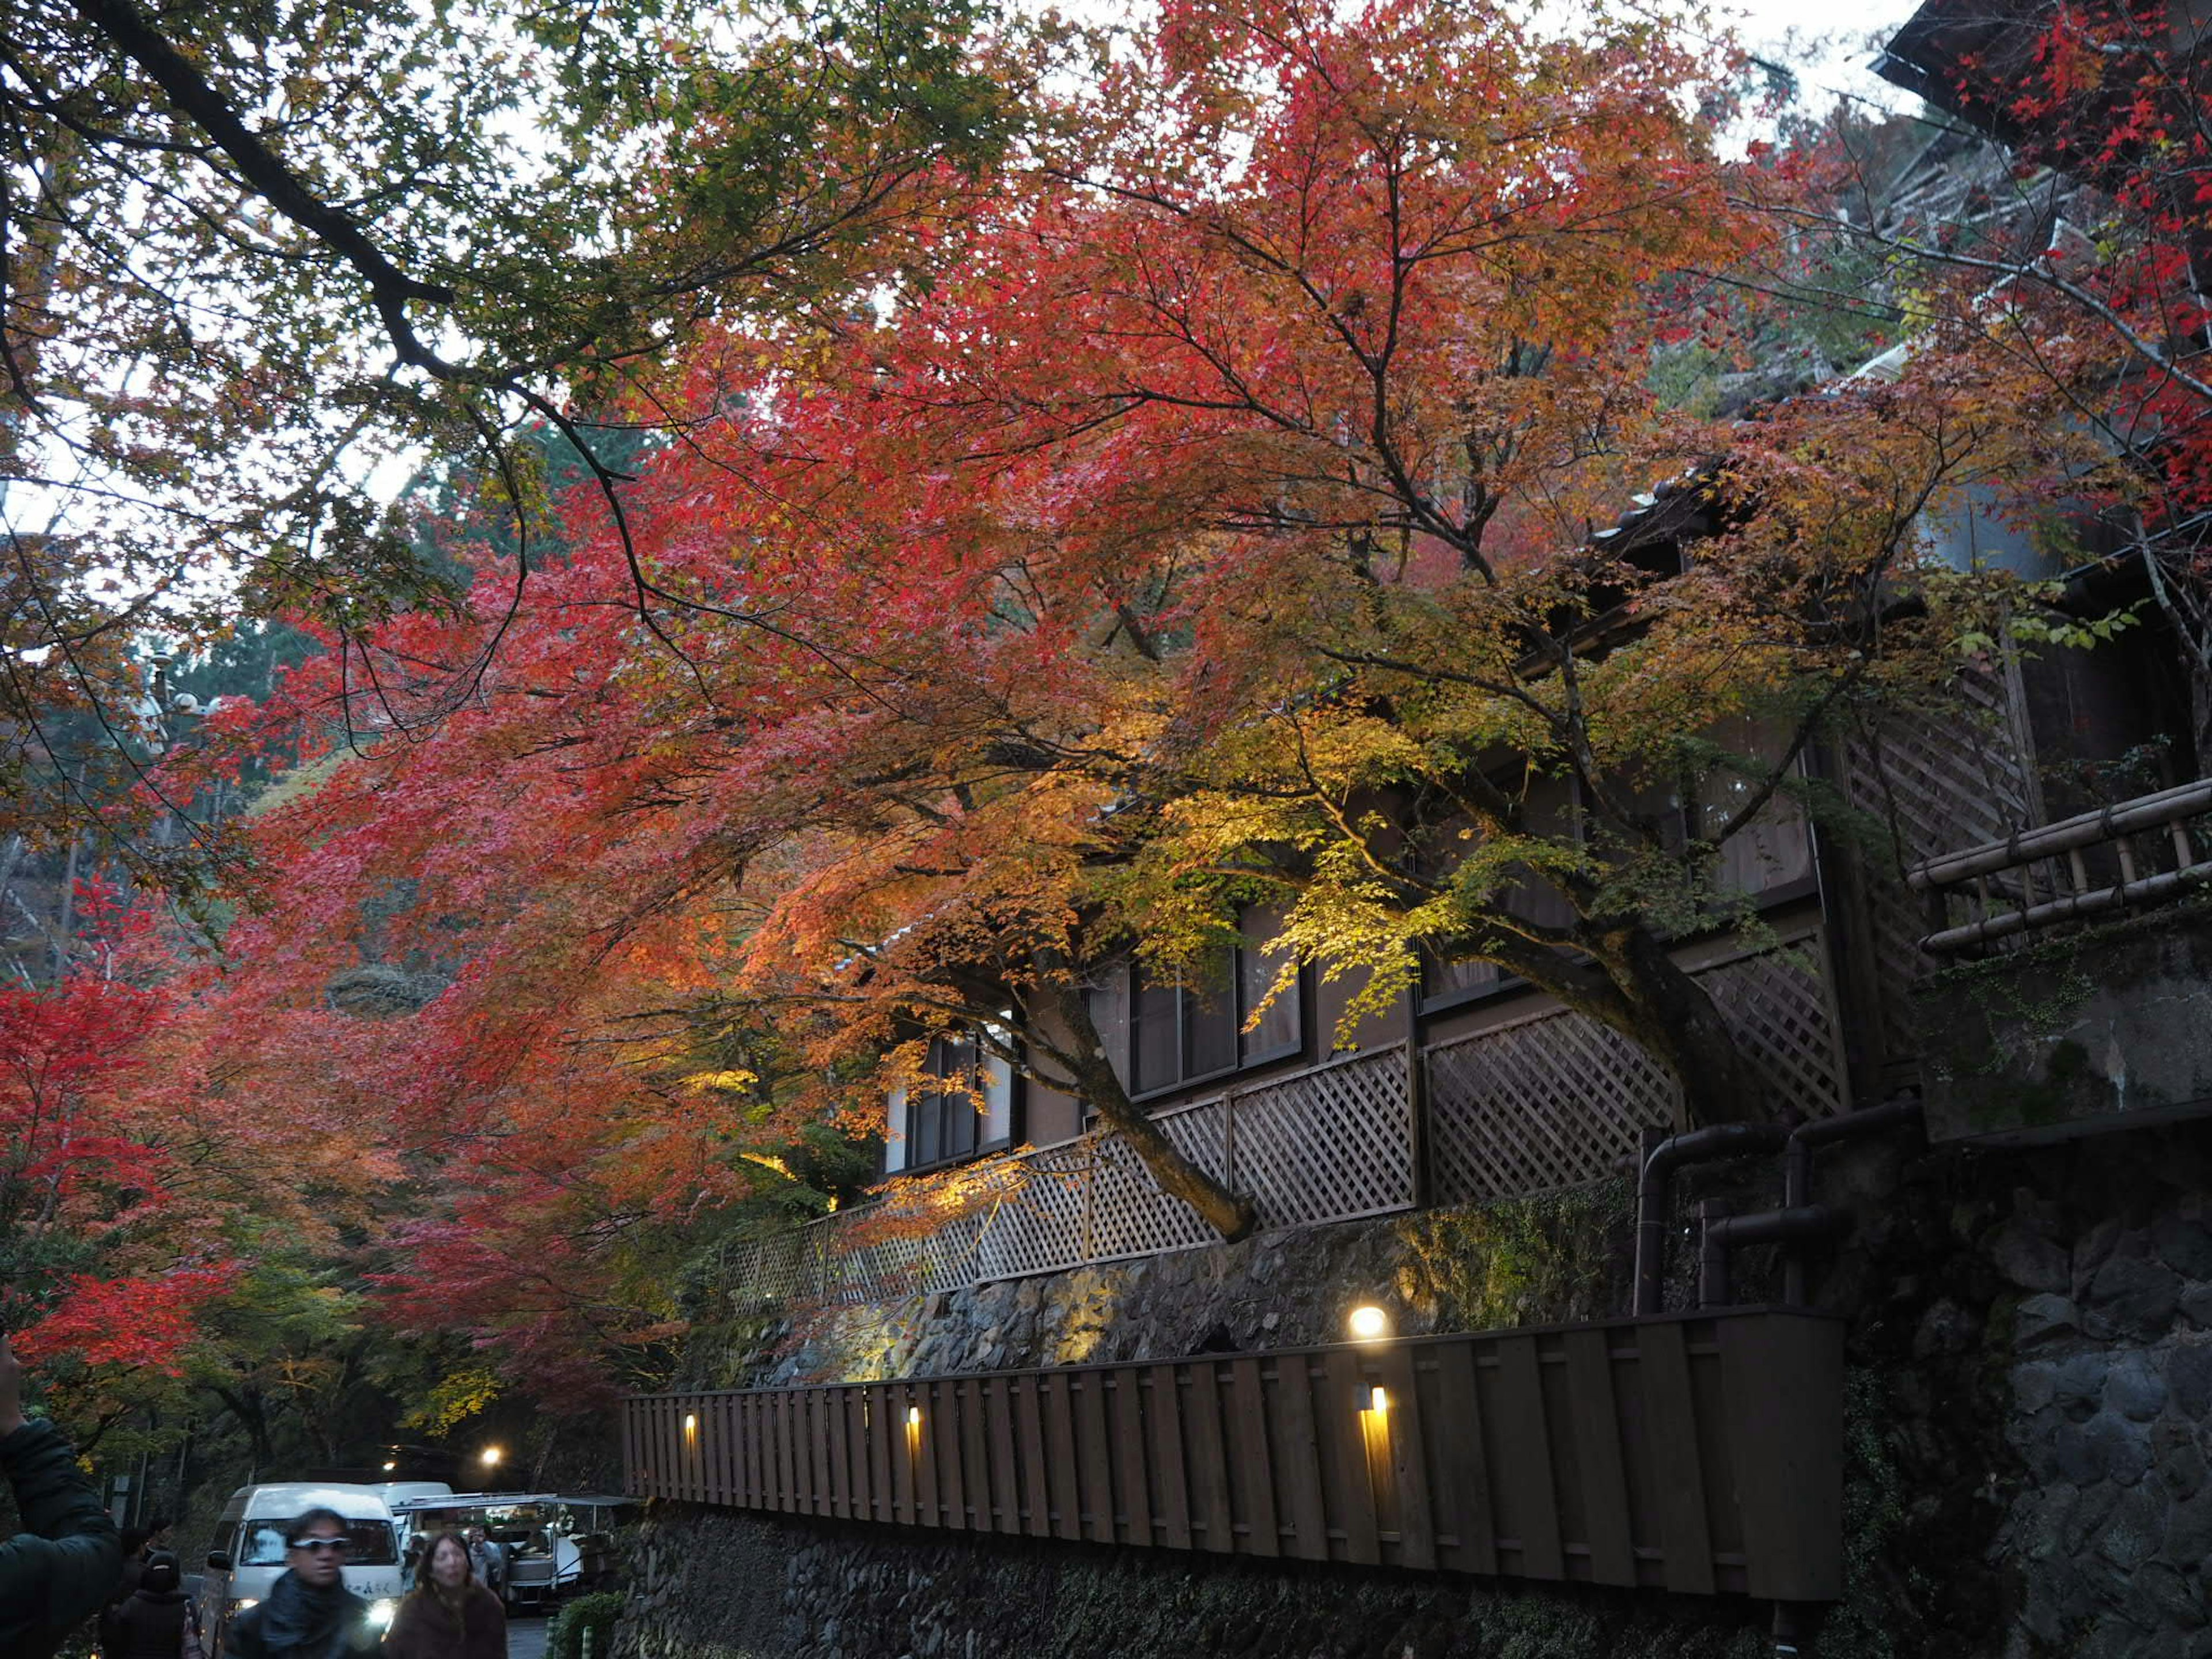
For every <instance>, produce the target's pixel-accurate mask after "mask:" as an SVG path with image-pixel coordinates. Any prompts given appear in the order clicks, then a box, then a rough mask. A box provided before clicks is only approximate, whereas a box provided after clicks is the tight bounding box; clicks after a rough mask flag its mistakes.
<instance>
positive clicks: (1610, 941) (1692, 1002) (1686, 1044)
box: [1603, 927, 1774, 1128]
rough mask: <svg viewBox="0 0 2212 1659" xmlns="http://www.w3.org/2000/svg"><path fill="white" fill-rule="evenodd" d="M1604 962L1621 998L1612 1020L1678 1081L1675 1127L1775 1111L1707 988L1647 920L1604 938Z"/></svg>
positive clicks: (1759, 1117)
mask: <svg viewBox="0 0 2212 1659" xmlns="http://www.w3.org/2000/svg"><path fill="white" fill-rule="evenodd" d="M1603 962H1604V966H1605V969H1606V973H1607V977H1608V978H1610V979H1611V980H1612V981H1613V985H1614V987H1616V988H1617V989H1618V990H1619V991H1620V996H1621V999H1622V1001H1623V1002H1624V1003H1625V1004H1626V1008H1625V1010H1624V1013H1625V1018H1622V1019H1620V1020H1616V1021H1613V1022H1611V1023H1612V1024H1613V1025H1614V1027H1615V1029H1616V1030H1620V1032H1621V1034H1622V1035H1623V1036H1626V1037H1628V1038H1630V1039H1631V1040H1632V1042H1636V1043H1637V1044H1638V1045H1639V1046H1640V1047H1641V1048H1643V1049H1644V1052H1645V1053H1646V1054H1650V1055H1651V1057H1652V1058H1653V1059H1655V1060H1658V1061H1659V1063H1660V1064H1661V1065H1662V1066H1665V1067H1666V1068H1667V1069H1668V1071H1670V1072H1672V1073H1674V1077H1675V1079H1676V1080H1677V1081H1678V1082H1680V1084H1681V1085H1682V1104H1683V1110H1684V1114H1685V1115H1686V1119H1687V1121H1686V1123H1684V1124H1683V1125H1682V1126H1681V1127H1685V1128H1694V1127H1698V1126H1699V1125H1701V1124H1706V1123H1756V1122H1761V1121H1765V1120H1766V1119H1769V1118H1771V1117H1772V1116H1773V1115H1774V1103H1773V1101H1772V1099H1771V1091H1770V1090H1769V1089H1768V1086H1767V1083H1766V1079H1765V1076H1764V1075H1762V1074H1761V1073H1760V1072H1759V1068H1758V1066H1754V1065H1753V1063H1752V1061H1751V1057H1750V1056H1749V1055H1747V1054H1745V1053H1744V1051H1743V1047H1742V1045H1741V1043H1739V1042H1737V1041H1736V1036H1735V1031H1734V1030H1732V1029H1731V1028H1730V1027H1729V1023H1728V1021H1727V1020H1726V1019H1725V1018H1723V1016H1722V1014H1721V1011H1720V1009H1719V1008H1718V1007H1717V1006H1715V1005H1714V1002H1713V1000H1712V997H1711V994H1709V993H1708V992H1707V991H1706V989H1705V987H1704V986H1702V985H1700V984H1699V983H1698V981H1696V980H1695V979H1694V978H1692V976H1691V975H1689V974H1688V973H1686V972H1685V971H1684V970H1683V968H1682V966H1681V964H1680V963H1678V962H1676V961H1675V960H1674V957H1673V956H1672V955H1670V954H1669V953H1668V950H1667V947H1666V945H1665V944H1664V943H1663V942H1662V941H1661V940H1660V939H1658V938H1657V937H1656V936H1655V935H1654V934H1653V933H1651V932H1650V930H1649V929H1647V928H1644V927H1630V928H1626V929H1624V930H1622V931H1621V932H1620V933H1615V934H1613V935H1611V936H1609V937H1607V939H1606V941H1605V951H1604V956H1603Z"/></svg>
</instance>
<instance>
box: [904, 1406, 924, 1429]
mask: <svg viewBox="0 0 2212 1659" xmlns="http://www.w3.org/2000/svg"><path fill="white" fill-rule="evenodd" d="M906 1425H907V1427H908V1428H909V1429H918V1428H920V1427H921V1407H919V1406H908V1407H907V1408H906Z"/></svg>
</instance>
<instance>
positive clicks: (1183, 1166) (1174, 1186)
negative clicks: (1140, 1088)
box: [1051, 975, 1259, 1244]
mask: <svg viewBox="0 0 2212 1659" xmlns="http://www.w3.org/2000/svg"><path fill="white" fill-rule="evenodd" d="M1055 978H1056V979H1057V981H1058V982H1057V983H1056V984H1055V986H1054V989H1053V991H1052V993H1051V994H1052V997H1053V1004H1054V1011H1055V1012H1057V1013H1058V1014H1059V1016H1060V1024H1061V1028H1062V1029H1063V1030H1065V1031H1066V1033H1067V1036H1068V1052H1065V1053H1062V1052H1060V1051H1059V1050H1057V1049H1055V1051H1054V1058H1055V1059H1057V1060H1060V1062H1061V1063H1062V1064H1063V1065H1064V1066H1066V1067H1067V1069H1068V1070H1069V1071H1070V1072H1071V1073H1073V1077H1072V1079H1071V1081H1073V1083H1074V1085H1075V1087H1076V1091H1077V1092H1078V1093H1079V1095H1080V1096H1081V1097H1082V1098H1083V1099H1084V1101H1085V1103H1088V1104H1089V1105H1091V1106H1092V1107H1095V1108H1096V1109H1097V1112H1098V1115H1099V1116H1100V1117H1101V1118H1103V1119H1104V1120H1105V1121H1106V1124H1107V1127H1109V1128H1111V1129H1113V1130H1115V1132H1116V1133H1119V1134H1120V1135H1121V1137H1122V1138H1123V1139H1126V1140H1127V1141H1128V1143H1129V1146H1130V1149H1131V1150H1132V1151H1133V1152H1135V1153H1136V1154H1137V1156H1138V1158H1139V1159H1141V1160H1142V1161H1143V1163H1144V1165H1145V1167H1146V1169H1147V1170H1151V1171H1152V1179H1153V1180H1154V1181H1156V1182H1158V1183H1159V1188H1160V1190H1161V1191H1162V1192H1164V1193H1165V1194H1167V1195H1168V1196H1169V1197H1170V1198H1179V1199H1181V1200H1182V1201H1183V1202H1184V1203H1186V1204H1188V1205H1189V1206H1190V1207H1191V1208H1192V1209H1194V1210H1195V1211H1196V1212H1198V1217H1199V1219H1200V1220H1201V1221H1203V1222H1205V1223H1206V1225H1207V1226H1209V1227H1211V1228H1212V1229H1213V1231H1216V1232H1217V1233H1219V1234H1220V1235H1221V1237H1223V1238H1224V1239H1225V1240H1227V1241H1228V1242H1229V1243H1232V1244H1233V1243H1236V1242H1237V1240H1238V1239H1240V1238H1243V1237H1245V1236H1246V1235H1247V1234H1249V1232H1250V1231H1252V1229H1253V1228H1254V1227H1255V1225H1258V1222H1259V1212H1258V1210H1257V1209H1256V1208H1255V1206H1254V1205H1253V1203H1252V1200H1250V1199H1249V1197H1247V1196H1246V1195H1244V1194H1242V1193H1232V1192H1231V1191H1230V1190H1229V1188H1226V1187H1225V1186H1223V1185H1222V1184H1221V1182H1218V1181H1216V1180H1215V1179H1214V1178H1213V1177H1212V1176H1210V1175H1208V1174H1207V1173H1206V1171H1205V1170H1201V1169H1200V1168H1199V1167H1198V1165H1197V1164H1194V1163H1192V1162H1191V1161H1190V1160H1189V1159H1188V1158H1185V1157H1184V1156H1183V1155H1182V1152H1180V1151H1178V1150H1177V1149H1176V1145H1175V1143H1174V1142H1173V1141H1171V1140H1170V1139H1168V1138H1167V1137H1166V1136H1165V1135H1164V1134H1162V1133H1160V1127H1159V1125H1158V1124H1157V1123H1155V1122H1153V1121H1152V1119H1151V1118H1150V1117H1148V1116H1146V1114H1145V1112H1144V1110H1143V1109H1142V1108H1140V1107H1139V1106H1138V1105H1137V1104H1136V1103H1135V1102H1133V1101H1132V1100H1131V1099H1130V1098H1129V1091H1127V1089H1124V1088H1123V1087H1122V1086H1121V1079H1120V1078H1118V1077H1116V1076H1115V1073H1114V1067H1113V1066H1112V1065H1111V1064H1109V1062H1108V1060H1107V1058H1106V1046H1105V1044H1104V1043H1103V1042H1101V1041H1100V1039H1099V1036H1098V1028H1097V1026H1096V1025H1095V1024H1092V1023H1091V1009H1090V1006H1089V1005H1088V1004H1086V1003H1085V1000H1084V996H1083V987H1081V986H1080V985H1078V984H1075V983H1074V982H1073V980H1072V979H1070V978H1064V977H1060V976H1058V975H1055Z"/></svg>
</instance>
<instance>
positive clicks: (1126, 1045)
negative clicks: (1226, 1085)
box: [1109, 942, 1313, 1105]
mask: <svg viewBox="0 0 2212 1659" xmlns="http://www.w3.org/2000/svg"><path fill="white" fill-rule="evenodd" d="M1258 954H1259V953H1258V952H1257V951H1255V950H1253V949H1252V948H1251V947H1250V946H1249V945H1246V944H1244V943H1242V942H1240V943H1239V944H1237V945H1236V946H1235V947H1234V948H1232V949H1231V951H1229V954H1228V970H1229V971H1228V992H1229V998H1230V1003H1231V1026H1232V1035H1233V1036H1234V1037H1235V1040H1236V1048H1237V1057H1236V1058H1235V1059H1234V1060H1231V1062H1230V1063H1229V1064H1228V1065H1225V1066H1213V1067H1212V1068H1211V1069H1210V1070H1207V1071H1203V1072H1194V1071H1188V1070H1185V1069H1184V1068H1185V1067H1186V1066H1188V1064H1189V1059H1190V1054H1191V1022H1190V1010H1191V1008H1192V1006H1194V1002H1195V1000H1196V999H1195V998H1194V996H1193V994H1191V993H1190V992H1189V991H1188V990H1186V989H1184V988H1183V987H1182V986H1181V985H1180V984H1178V985H1177V986H1176V987H1175V989H1176V1077H1175V1079H1174V1080H1173V1081H1172V1082H1168V1083H1161V1084H1156V1085H1153V1086H1152V1087H1151V1088H1148V1089H1139V1087H1137V1086H1136V1085H1137V1079H1138V1077H1139V1071H1138V1067H1139V1065H1140V1064H1141V1063H1142V1059H1143V1054H1144V1050H1143V1047H1142V1041H1141V1036H1142V1031H1143V1027H1144V1021H1143V1019H1142V1018H1140V1015H1139V1011H1140V1009H1141V1008H1142V1006H1143V1002H1142V998H1143V995H1144V988H1145V979H1144V968H1143V965H1142V964H1141V963H1135V962H1125V963H1115V965H1114V967H1113V968H1112V969H1109V971H1110V972H1112V973H1114V974H1117V975H1121V981H1122V985H1121V989H1122V992H1123V994H1124V995H1125V996H1126V997H1127V1007H1128V1011H1129V1012H1128V1020H1127V1027H1126V1029H1125V1030H1123V1032H1122V1037H1121V1044H1122V1053H1121V1060H1122V1074H1123V1076H1124V1077H1125V1079H1127V1080H1126V1082H1125V1084H1124V1086H1125V1087H1126V1088H1127V1090H1128V1091H1129V1098H1130V1099H1131V1100H1132V1101H1133V1102H1135V1103H1138V1104H1139V1105H1143V1104H1147V1103H1152V1102H1154V1101H1159V1100H1165V1099H1168V1098H1170V1097H1173V1096H1176V1095H1179V1094H1183V1093H1186V1092H1188V1091H1190V1090H1192V1089H1194V1088H1197V1087H1200V1085H1204V1084H1207V1083H1212V1082H1216V1081H1218V1080H1219V1079H1223V1078H1230V1077H1235V1076H1237V1074H1238V1073H1243V1072H1249V1071H1255V1070H1257V1069H1259V1068H1260V1067H1261V1066H1277V1065H1280V1064H1281V1063H1282V1062H1283V1061H1285V1060H1297V1059H1300V1058H1303V1057H1304V1054H1306V1052H1307V1049H1308V1047H1309V1043H1310V1036H1311V1018H1312V1011H1313V981H1312V975H1311V974H1310V970H1309V969H1307V967H1306V966H1305V964H1304V963H1300V964H1299V967H1298V974H1297V984H1296V986H1295V987H1293V988H1292V989H1291V991H1290V992H1288V993H1286V994H1288V995H1292V996H1295V997H1296V998H1297V1022H1296V1029H1295V1030H1294V1031H1293V1033H1292V1035H1291V1036H1290V1037H1289V1038H1288V1039H1286V1040H1285V1041H1282V1042H1277V1043H1276V1044H1274V1045H1273V1047H1271V1048H1255V1047H1253V1046H1251V1045H1252V1044H1253V1043H1254V1042H1255V1039H1256V1037H1257V1036H1258V1035H1259V1034H1258V1033H1257V1032H1252V1031H1247V1030H1245V1029H1244V1022H1245V1021H1246V1020H1248V1019H1249V1018H1251V1016H1252V1010H1253V1008H1254V1007H1255V1006H1257V1002H1256V1000H1255V1001H1253V1002H1252V1003H1249V1004H1248V1002H1247V1000H1246V995H1245V981H1246V976H1247V975H1246V969H1247V968H1248V966H1249V965H1250V963H1251V959H1252V958H1253V957H1255V956H1256V955H1258Z"/></svg>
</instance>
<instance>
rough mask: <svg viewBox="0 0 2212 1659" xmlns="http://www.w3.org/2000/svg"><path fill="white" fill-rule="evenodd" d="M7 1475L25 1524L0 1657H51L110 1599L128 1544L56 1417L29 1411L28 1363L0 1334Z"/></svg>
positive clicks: (0, 1444)
mask: <svg viewBox="0 0 2212 1659" xmlns="http://www.w3.org/2000/svg"><path fill="white" fill-rule="evenodd" d="M0 1475H5V1476H6V1478H7V1481H8V1485H9V1488H10V1489H11V1490H12V1491H13V1492H14V1493H15V1513H16V1515H17V1516H19V1517H20V1518H21V1522H22V1526H23V1530H22V1531H21V1532H20V1533H18V1534H16V1535H15V1537H13V1538H11V1539H9V1541H7V1542H6V1543H4V1544H0V1659H48V1656H50V1655H51V1654H52V1652H53V1651H54V1650H55V1649H57V1648H58V1647H60V1646H61V1644H62V1639H63V1638H64V1637H66V1636H67V1635H68V1634H69V1633H70V1631H72V1630H74V1629H75V1628H76V1626H78V1625H79V1624H81V1623H82V1622H83V1621H84V1620H87V1619H89V1618H90V1617H91V1616H92V1615H93V1614H94V1613H98V1612H99V1611H100V1608H102V1607H105V1606H106V1605H107V1597H108V1593H109V1592H110V1591H111V1590H112V1589H114V1588H115V1583H116V1580H117V1579H118V1578H119V1577H121V1576H122V1573H123V1541H122V1538H121V1537H120V1536H119V1535H118V1534H117V1532H116V1530H115V1522H112V1521H111V1520H110V1519H108V1516H107V1511H106V1510H104V1509H102V1508H100V1494H99V1493H98V1492H94V1490H93V1489H92V1483H91V1482H90V1481H88V1480H86V1479H85V1478H84V1476H83V1475H82V1474H81V1473H79V1472H78V1469H77V1467H76V1453H75V1452H73V1451H72V1450H71V1449H70V1443H69V1442H68V1441H66V1440H64V1439H63V1438H62V1437H61V1431H60V1430H58V1429H57V1428H55V1427H54V1425H52V1424H51V1423H47V1422H44V1421H41V1420H38V1419H30V1418H26V1417H25V1416H24V1415H23V1368H22V1365H21V1362H20V1361H18V1360H17V1359H16V1358H15V1354H14V1353H13V1352H10V1351H9V1346H8V1339H7V1337H6V1336H5V1335H0Z"/></svg>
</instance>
